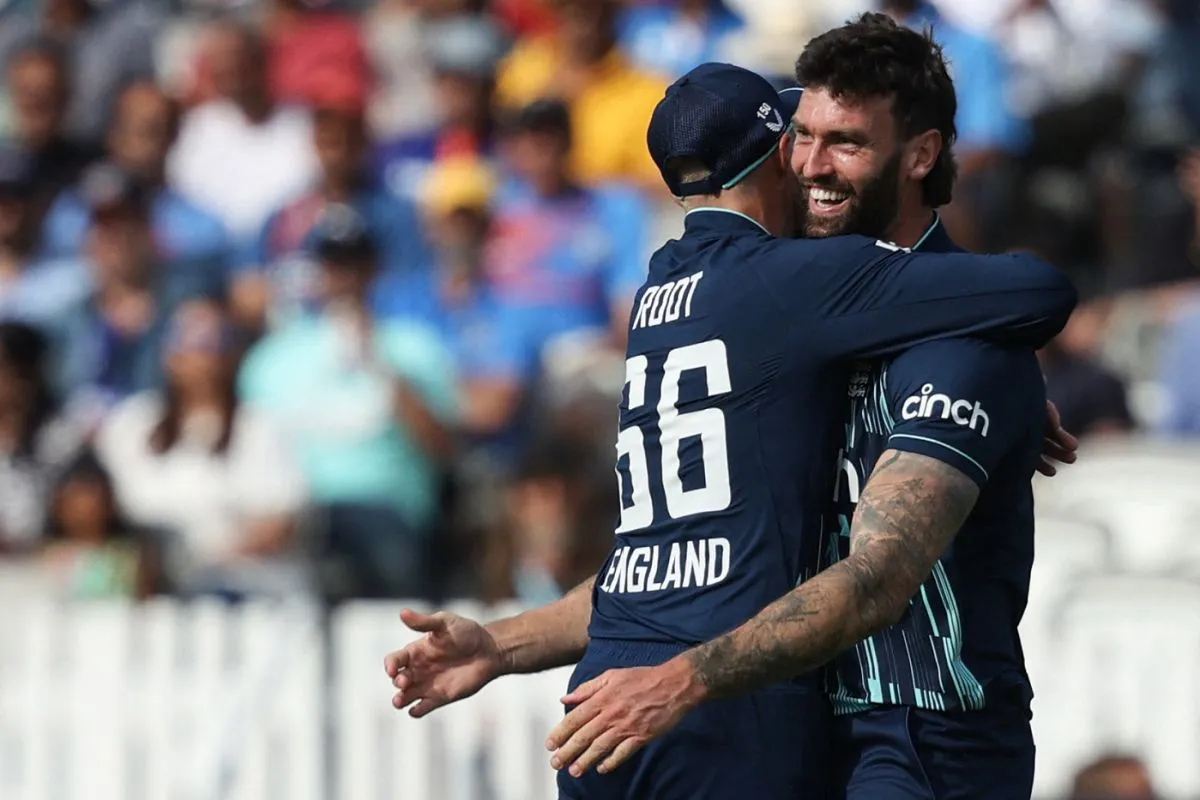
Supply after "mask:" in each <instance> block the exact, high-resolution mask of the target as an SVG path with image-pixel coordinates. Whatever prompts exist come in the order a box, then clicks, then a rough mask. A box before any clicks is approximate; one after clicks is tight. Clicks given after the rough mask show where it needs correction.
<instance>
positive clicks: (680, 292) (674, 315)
mask: <svg viewBox="0 0 1200 800" xmlns="http://www.w3.org/2000/svg"><path fill="white" fill-rule="evenodd" d="M691 283H692V279H691V278H684V279H683V280H681V281H680V282H679V283H677V284H675V285H674V286H672V287H671V296H670V297H668V298H667V303H666V307H667V313H666V314H665V315H664V316H663V321H665V322H674V321H675V320H677V319H679V314H680V312H682V311H683V297H684V295H685V294H687V292H688V288H689V287H690V286H691Z"/></svg>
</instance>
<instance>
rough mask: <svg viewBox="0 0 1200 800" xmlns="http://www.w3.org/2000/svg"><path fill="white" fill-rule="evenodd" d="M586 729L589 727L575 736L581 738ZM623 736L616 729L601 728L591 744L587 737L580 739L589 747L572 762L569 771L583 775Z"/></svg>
mask: <svg viewBox="0 0 1200 800" xmlns="http://www.w3.org/2000/svg"><path fill="white" fill-rule="evenodd" d="M598 722H600V720H596V722H593V723H592V724H593V725H595V724H597V723H598ZM586 731H587V728H584V730H583V731H580V732H579V733H577V734H575V737H574V738H575V739H580V738H581V737H582V736H583V734H584V732H586ZM589 738H590V737H589ZM621 738H622V737H621V735H620V734H619V733H617V732H616V731H613V730H611V729H608V728H603V729H601V732H600V734H599V735H598V736H596V737H595V739H594V740H593V741H591V744H588V740H587V739H582V740H581V741H580V745H584V744H588V746H587V749H586V750H584V751H583V753H582V754H581V755H580V756H579V757H578V758H576V759H575V760H574V762H572V763H571V764H570V769H568V770H567V771H568V772H570V773H571V776H572V777H575V778H578V777H580V776H581V775H583V773H585V772H587V771H588V770H589V769H591V768H592V767H594V766H596V764H598V763H599V762H600V759H602V758H604V757H605V756H607V755H608V754H609V753H611V752H612V750H613V747H615V746H616V745H617V743H619V742H620V741H621ZM572 741H573V740H572ZM569 744H570V743H569V742H568V745H569Z"/></svg>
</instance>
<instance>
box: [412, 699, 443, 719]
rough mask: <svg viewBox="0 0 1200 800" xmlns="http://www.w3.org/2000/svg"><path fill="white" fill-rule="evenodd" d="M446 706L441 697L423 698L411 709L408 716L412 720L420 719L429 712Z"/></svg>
mask: <svg viewBox="0 0 1200 800" xmlns="http://www.w3.org/2000/svg"><path fill="white" fill-rule="evenodd" d="M444 705H446V700H445V699H444V698H441V697H423V698H421V702H419V703H417V704H416V705H415V706H413V707H412V710H411V711H409V712H408V715H409V716H410V717H412V718H413V719H420V718H421V717H423V716H425V715H426V714H428V713H430V712H431V711H436V710H437V709H439V708H441V707H442V706H444Z"/></svg>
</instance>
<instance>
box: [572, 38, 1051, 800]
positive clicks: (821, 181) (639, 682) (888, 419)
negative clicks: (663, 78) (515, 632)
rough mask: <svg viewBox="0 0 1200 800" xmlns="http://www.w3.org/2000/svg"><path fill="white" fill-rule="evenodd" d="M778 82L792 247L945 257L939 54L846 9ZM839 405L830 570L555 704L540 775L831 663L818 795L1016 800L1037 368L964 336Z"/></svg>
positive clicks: (869, 372) (950, 179) (1027, 693)
mask: <svg viewBox="0 0 1200 800" xmlns="http://www.w3.org/2000/svg"><path fill="white" fill-rule="evenodd" d="M797 79H798V80H799V81H800V82H801V83H802V84H803V85H805V87H806V90H805V92H804V96H803V98H802V100H801V101H800V104H799V108H798V109H797V112H796V116H795V120H794V127H795V129H796V142H795V145H794V149H793V158H792V168H793V170H794V171H795V172H796V174H797V176H798V177H799V178H800V181H801V187H802V190H803V193H804V196H805V198H806V200H807V202H806V204H805V212H806V215H805V216H806V220H805V222H804V233H805V234H806V235H807V236H810V237H827V236H836V235H842V234H848V233H861V234H867V235H876V236H881V237H883V238H885V239H888V240H890V241H891V242H894V243H895V246H897V247H898V248H899V247H903V248H905V249H912V250H914V251H920V252H961V249H960V248H958V247H957V246H956V245H955V244H954V243H953V242H952V241H951V240H950V239H949V237H948V236H947V235H946V232H945V230H944V228H943V227H942V226H941V223H940V221H939V219H938V216H937V213H936V211H935V209H936V208H937V207H938V206H940V205H943V204H945V203H947V202H949V200H950V196H951V193H952V190H953V187H954V179H955V165H954V160H953V155H952V153H951V147H952V145H953V142H954V138H955V125H954V116H955V108H956V101H955V94H954V86H953V83H952V82H951V79H950V77H949V74H948V72H947V69H946V64H945V61H944V59H943V57H942V54H941V51H940V49H939V48H938V47H937V45H936V44H934V43H933V41H932V40H930V39H929V38H928V37H926V36H923V35H921V34H919V33H916V32H913V31H910V30H907V29H904V28H900V27H898V26H897V25H896V24H895V23H893V22H892V21H890V20H889V19H888V18H886V17H883V16H882V15H866V16H864V17H862V18H860V19H859V20H857V21H855V22H853V23H850V24H848V25H845V26H843V27H841V28H838V29H835V30H833V31H830V32H828V33H826V34H824V35H822V36H820V37H818V38H816V39H814V40H813V41H812V42H811V43H810V44H809V45H808V47H807V48H806V49H805V51H804V53H803V54H802V55H801V56H800V59H799V61H798V63H797ZM846 395H847V406H846V411H847V413H846V417H845V420H844V422H845V441H844V444H843V446H842V448H841V451H840V452H839V453H838V456H837V458H836V460H835V461H832V462H831V464H830V472H831V474H834V475H836V487H835V489H834V490H833V498H834V501H833V503H832V505H831V507H830V508H829V514H828V524H827V526H826V530H827V531H829V533H830V536H829V537H828V540H827V541H826V543H825V546H824V547H823V550H824V552H825V558H824V563H825V564H826V565H827V567H828V568H827V569H826V570H825V571H824V572H822V573H821V574H819V575H818V576H816V577H815V578H813V579H812V580H809V581H807V582H806V583H804V584H802V585H801V586H799V587H798V588H796V589H794V590H793V591H792V592H790V593H789V594H787V595H786V596H784V597H783V598H782V599H780V600H778V601H776V602H775V603H773V604H771V605H770V606H768V607H767V608H766V609H765V610H764V611H762V612H761V613H760V614H758V615H757V616H756V617H755V618H754V619H752V620H750V621H749V622H747V623H746V624H745V625H742V626H741V627H739V628H737V629H736V630H734V631H732V632H731V633H727V634H725V635H723V636H720V637H717V638H716V639H715V640H713V641H710V642H708V643H706V644H704V645H701V646H699V647H696V648H694V649H692V650H690V651H689V652H687V653H684V654H682V655H680V656H678V657H676V658H675V659H673V660H672V661H669V662H667V663H665V664H663V665H661V666H659V667H656V668H653V669H648V670H644V671H641V672H639V671H635V670H626V671H623V672H611V673H608V674H606V675H602V676H600V677H599V678H597V679H596V680H593V681H591V682H589V683H587V684H584V685H583V686H581V687H580V688H579V689H577V690H576V691H575V692H573V693H571V694H570V695H568V696H567V698H565V701H564V702H566V703H568V704H578V707H577V708H576V709H575V710H574V711H572V712H571V714H569V715H568V716H567V718H566V719H565V720H564V721H563V723H562V724H561V725H560V726H559V728H558V729H557V730H556V731H555V732H554V733H553V734H551V737H550V739H551V742H550V744H551V747H557V748H559V749H558V752H557V753H556V758H557V759H558V760H559V761H560V762H562V763H566V764H571V763H575V764H576V765H577V766H578V767H580V768H583V769H587V768H588V767H589V766H590V765H591V764H592V763H594V762H595V761H596V760H597V759H599V758H601V757H603V755H604V754H605V753H607V752H610V751H611V750H613V749H614V748H622V747H624V748H625V750H628V749H629V747H628V745H627V744H626V743H627V742H630V741H632V742H633V743H634V744H635V745H636V744H637V743H640V742H642V741H645V740H646V739H647V738H649V737H651V736H654V735H657V733H658V731H659V730H660V729H664V728H669V727H670V726H671V725H673V724H674V721H675V720H676V719H678V718H679V716H680V714H681V713H684V712H686V710H687V709H689V708H691V707H693V706H695V705H699V704H700V703H702V702H704V701H706V700H709V699H713V698H721V697H730V696H736V695H739V694H741V693H743V692H746V691H750V690H752V689H754V688H755V687H758V686H762V685H766V684H769V683H771V682H773V681H776V680H780V679H783V678H785V677H787V676H789V675H795V674H800V673H804V672H806V671H808V670H811V669H814V668H817V667H820V666H821V665H822V664H826V663H827V662H830V661H831V660H832V664H831V666H830V667H829V668H828V669H827V670H826V672H827V681H826V683H827V692H828V695H829V697H830V700H831V703H832V707H833V711H834V714H835V721H834V725H833V736H832V741H831V748H830V751H831V753H832V756H833V758H832V759H831V767H832V776H831V777H832V779H833V782H834V796H835V797H839V798H843V797H844V798H850V799H851V800H934V799H935V798H936V800H988V799H991V798H994V800H1013V799H1014V798H1020V797H1029V795H1030V792H1031V789H1032V782H1033V756H1034V747H1033V738H1032V734H1031V732H1030V726H1029V703H1030V699H1031V696H1032V690H1031V689H1030V686H1029V680H1028V677H1027V675H1026V673H1025V668H1024V663H1023V657H1022V653H1021V645H1020V640H1019V637H1018V635H1017V626H1018V623H1019V622H1020V620H1021V615H1022V613H1023V611H1024V608H1025V601H1026V597H1027V595H1028V588H1029V573H1030V568H1031V566H1032V563H1033V524H1034V523H1033V496H1032V489H1031V486H1030V479H1031V477H1032V475H1033V472H1034V470H1035V469H1036V468H1037V467H1038V463H1039V455H1040V453H1041V451H1042V448H1043V434H1044V432H1045V431H1044V428H1045V407H1046V406H1045V387H1044V383H1043V380H1042V376H1041V372H1040V370H1039V367H1038V363H1037V359H1036V357H1035V355H1034V353H1033V351H1032V350H1031V349H1029V348H1011V347H1001V346H998V345H996V344H990V343H987V342H983V341H980V340H974V339H947V340H942V341H937V342H930V343H924V344H919V345H917V346H915V347H913V348H911V349H909V350H907V351H906V352H904V353H903V354H901V355H899V356H897V357H895V358H893V359H890V360H881V361H867V362H861V363H859V364H858V365H857V366H856V368H855V370H854V371H853V373H852V375H851V377H850V380H849V382H848V385H847V389H846ZM868 476H869V481H868V480H867V478H868ZM864 483H865V488H862V487H863V486H864ZM851 519H853V524H851ZM618 752H622V751H620V750H618ZM609 766H611V764H610V765H609Z"/></svg>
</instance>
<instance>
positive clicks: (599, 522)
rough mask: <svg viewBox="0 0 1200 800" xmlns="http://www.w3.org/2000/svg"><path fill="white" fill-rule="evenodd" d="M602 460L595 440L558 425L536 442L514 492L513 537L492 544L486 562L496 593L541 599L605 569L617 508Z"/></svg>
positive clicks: (488, 588) (488, 583) (489, 587)
mask: <svg viewBox="0 0 1200 800" xmlns="http://www.w3.org/2000/svg"><path fill="white" fill-rule="evenodd" d="M603 463H604V462H603V461H602V459H601V457H600V456H599V453H598V452H596V451H594V450H593V449H592V446H591V443H590V442H587V441H585V440H580V439H578V438H576V437H572V436H569V435H566V436H564V435H563V434H562V433H561V432H557V431H550V432H548V433H546V434H545V435H543V436H541V437H539V439H538V441H537V442H535V443H534V444H533V445H532V446H531V447H530V448H529V451H528V452H527V453H526V455H525V457H524V459H523V461H522V464H521V466H520V469H519V472H518V475H517V479H516V481H515V482H514V483H513V485H512V487H511V488H510V490H509V492H508V516H509V526H510V534H509V536H508V537H507V538H508V541H507V542H506V541H503V540H502V539H501V538H500V537H497V540H496V541H495V542H492V543H490V547H489V552H488V556H489V558H488V562H489V563H485V564H484V567H483V574H484V576H485V587H484V588H485V593H486V594H487V595H488V596H489V598H490V599H500V598H503V597H516V598H517V599H519V600H520V601H521V602H522V603H526V604H529V605H541V604H543V603H547V602H550V601H552V600H554V599H557V598H558V597H559V596H560V595H561V594H562V593H563V592H564V591H566V590H567V589H569V588H570V587H572V586H576V585H578V584H579V583H580V582H581V581H583V580H585V579H586V578H587V577H588V576H590V575H594V574H595V572H596V570H597V569H599V568H600V565H601V564H602V563H603V561H604V558H605V556H606V555H607V551H608V548H609V546H610V544H611V540H612V528H611V527H610V526H609V521H611V520H612V518H613V514H614V513H615V509H614V507H613V497H614V495H613V492H612V488H611V479H612V474H611V472H609V471H608V470H601V469H599V466H600V465H601V464H603ZM501 548H505V549H507V550H508V552H507V553H504V552H501V551H500V550H501ZM501 569H503V572H501V571H500V570H501Z"/></svg>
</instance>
